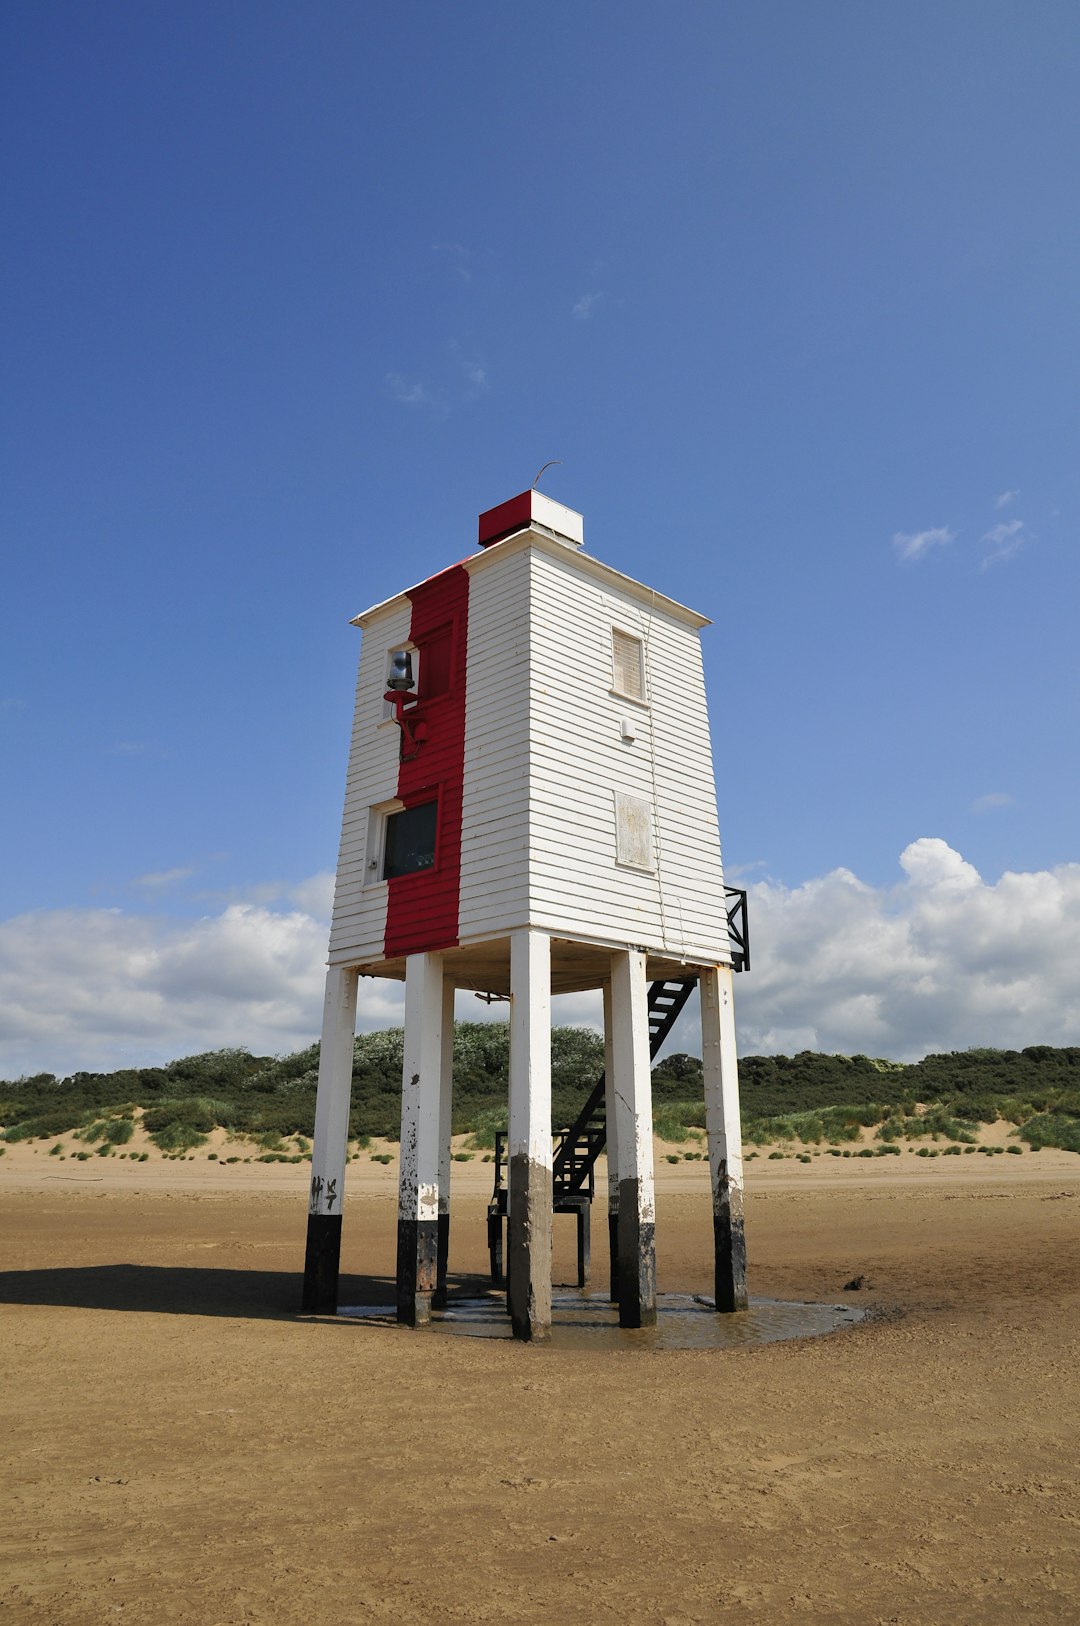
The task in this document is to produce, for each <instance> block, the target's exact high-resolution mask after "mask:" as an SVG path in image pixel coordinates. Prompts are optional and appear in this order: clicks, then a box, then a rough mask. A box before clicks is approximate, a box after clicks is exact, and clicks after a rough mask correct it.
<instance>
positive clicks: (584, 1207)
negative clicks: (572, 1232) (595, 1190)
mask: <svg viewBox="0 0 1080 1626" xmlns="http://www.w3.org/2000/svg"><path fill="white" fill-rule="evenodd" d="M591 1275H592V1207H591V1205H590V1204H589V1203H580V1204H579V1205H578V1211H577V1284H578V1286H579V1287H588V1285H589V1277H590V1276H591Z"/></svg>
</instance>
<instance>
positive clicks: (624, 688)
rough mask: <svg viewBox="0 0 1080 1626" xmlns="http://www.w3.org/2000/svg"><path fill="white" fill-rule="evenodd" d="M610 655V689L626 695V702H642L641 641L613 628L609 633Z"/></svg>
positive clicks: (642, 654) (642, 663)
mask: <svg viewBox="0 0 1080 1626" xmlns="http://www.w3.org/2000/svg"><path fill="white" fill-rule="evenodd" d="M611 655H612V666H613V670H614V681H613V683H612V687H613V688H614V689H615V690H616V692H617V693H618V694H624V695H626V697H627V699H628V700H644V698H645V672H644V659H643V657H644V650H643V648H642V644H641V639H640V638H635V637H634V636H633V635H632V634H631V633H629V632H620V631H619V629H618V627H613V628H612V631H611Z"/></svg>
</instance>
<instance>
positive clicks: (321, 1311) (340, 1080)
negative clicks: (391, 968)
mask: <svg viewBox="0 0 1080 1626" xmlns="http://www.w3.org/2000/svg"><path fill="white" fill-rule="evenodd" d="M357 982H358V976H357V973H356V972H355V971H354V970H352V969H351V968H349V967H346V966H331V967H330V970H329V971H328V972H327V974H326V995H325V999H324V1001H323V1024H322V1040H321V1043H320V1045H319V1085H318V1093H317V1095H316V1097H315V1144H314V1146H313V1148H312V1153H311V1189H310V1195H309V1199H308V1228H307V1253H306V1256H305V1259H304V1293H303V1301H302V1303H303V1308H304V1310H305V1311H306V1312H307V1313H308V1314H311V1315H333V1314H335V1313H336V1311H337V1291H338V1265H339V1261H340V1258H341V1204H342V1199H343V1196H344V1189H345V1159H346V1157H347V1155H348V1148H349V1101H350V1097H351V1093H352V1064H353V1040H354V1038H355V1036H356V988H357Z"/></svg>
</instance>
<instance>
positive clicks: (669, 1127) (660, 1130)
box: [653, 1112, 690, 1145]
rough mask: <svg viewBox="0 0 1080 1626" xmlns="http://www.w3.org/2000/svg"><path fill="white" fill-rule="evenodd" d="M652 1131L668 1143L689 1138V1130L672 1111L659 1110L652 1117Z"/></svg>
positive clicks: (676, 1142)
mask: <svg viewBox="0 0 1080 1626" xmlns="http://www.w3.org/2000/svg"><path fill="white" fill-rule="evenodd" d="M653 1133H654V1134H655V1135H658V1136H659V1138H660V1139H661V1140H666V1141H667V1142H668V1143H669V1144H671V1143H675V1144H676V1145H677V1144H678V1143H679V1142H680V1141H686V1140H689V1139H690V1131H689V1130H688V1129H687V1127H686V1125H685V1124H684V1123H683V1122H682V1121H681V1120H680V1119H679V1118H677V1117H676V1116H675V1114H674V1113H669V1112H660V1113H658V1114H657V1116H656V1117H655V1118H654V1119H653Z"/></svg>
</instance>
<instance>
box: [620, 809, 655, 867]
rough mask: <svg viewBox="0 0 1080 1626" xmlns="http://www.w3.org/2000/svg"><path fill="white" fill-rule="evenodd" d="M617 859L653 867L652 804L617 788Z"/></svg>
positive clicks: (628, 863)
mask: <svg viewBox="0 0 1080 1626" xmlns="http://www.w3.org/2000/svg"><path fill="white" fill-rule="evenodd" d="M615 862H616V863H617V864H626V865H628V866H629V867H630V868H631V869H647V870H651V869H652V867H653V830H652V807H651V805H650V804H649V803H648V802H646V801H645V800H643V798H642V797H640V796H627V795H625V794H624V792H623V791H621V790H617V791H616V792H615Z"/></svg>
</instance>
